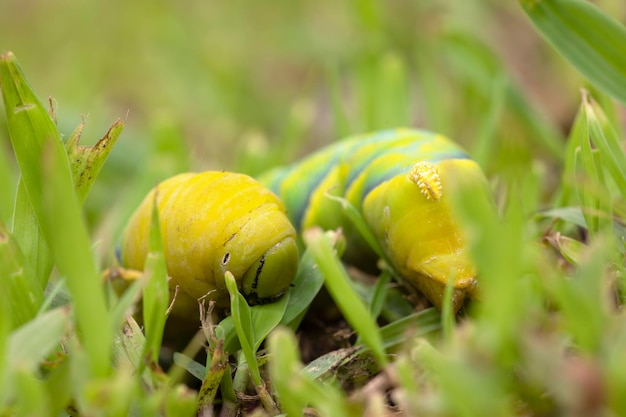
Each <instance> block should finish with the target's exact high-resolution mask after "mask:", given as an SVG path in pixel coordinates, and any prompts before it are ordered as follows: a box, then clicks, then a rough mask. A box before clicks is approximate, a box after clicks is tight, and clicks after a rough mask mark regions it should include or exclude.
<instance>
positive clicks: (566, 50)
mask: <svg viewBox="0 0 626 417" xmlns="http://www.w3.org/2000/svg"><path fill="white" fill-rule="evenodd" d="M520 3H521V5H522V7H523V9H524V11H525V12H526V13H527V14H528V17H530V20H531V21H532V22H533V24H534V25H535V27H536V28H537V30H538V31H539V32H540V33H541V35H543V37H544V38H546V40H547V41H548V42H550V44H552V46H553V47H554V48H555V49H556V50H557V51H558V52H559V53H561V54H562V55H563V56H564V57H565V59H567V60H568V61H569V63H570V64H572V65H573V66H574V67H575V68H576V69H577V70H578V71H580V72H581V73H582V75H583V76H585V77H586V78H587V79H589V81H591V82H592V83H594V84H595V85H596V86H598V87H599V88H600V89H602V90H603V91H604V92H605V93H607V94H609V95H611V96H612V97H614V98H615V99H617V100H619V101H621V102H622V104H626V54H624V45H626V29H625V28H624V26H622V25H621V24H620V23H619V22H618V21H616V20H615V19H612V18H610V17H609V16H607V15H606V14H604V13H603V12H602V11H601V10H600V9H598V7H597V6H595V5H594V4H593V3H591V2H589V1H583V0H520Z"/></svg>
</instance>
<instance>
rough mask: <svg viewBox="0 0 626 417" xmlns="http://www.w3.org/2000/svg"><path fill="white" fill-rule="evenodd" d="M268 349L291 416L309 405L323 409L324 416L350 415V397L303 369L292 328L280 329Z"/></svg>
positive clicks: (276, 382) (273, 374) (274, 379)
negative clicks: (323, 383) (308, 374)
mask: <svg viewBox="0 0 626 417" xmlns="http://www.w3.org/2000/svg"><path fill="white" fill-rule="evenodd" d="M268 349H269V351H270V353H271V355H272V357H273V358H274V360H272V361H271V362H270V375H271V378H272V383H273V385H274V386H275V387H276V390H277V391H278V394H279V400H280V401H279V402H280V404H281V406H282V409H283V410H284V411H285V412H286V413H287V415H289V416H300V415H303V409H304V407H306V406H307V405H308V404H311V405H313V406H315V407H316V408H317V409H319V410H320V412H321V414H322V415H326V416H337V417H344V416H349V415H350V414H349V412H348V410H347V403H346V400H345V398H344V396H343V395H342V394H341V392H340V391H339V390H338V389H336V388H335V387H333V385H332V384H325V385H322V384H320V383H318V382H316V381H313V380H312V379H310V378H308V377H307V375H306V374H305V373H304V372H302V369H303V365H302V362H301V360H300V355H299V353H298V342H297V341H296V339H295V336H294V335H293V333H292V332H291V331H290V330H289V329H285V328H278V329H276V330H275V331H274V332H273V333H272V334H271V335H270V337H269V339H268Z"/></svg>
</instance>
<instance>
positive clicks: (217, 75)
mask: <svg viewBox="0 0 626 417" xmlns="http://www.w3.org/2000/svg"><path fill="white" fill-rule="evenodd" d="M596 3H599V5H600V6H601V7H602V8H603V9H604V10H605V11H606V12H607V13H608V14H610V15H612V16H615V17H618V18H619V17H623V16H626V5H624V3H623V2H621V1H618V0H611V1H609V0H606V1H598V2H596ZM622 20H623V19H622ZM0 46H1V48H2V49H3V50H11V51H13V52H14V54H15V55H16V57H17V58H18V60H19V61H20V63H21V65H22V68H23V69H24V71H25V73H26V74H27V76H28V77H29V79H30V81H31V83H32V85H33V88H34V89H35V91H37V92H38V93H39V94H40V95H41V98H42V99H45V98H46V96H51V97H53V99H54V103H55V108H56V113H57V117H58V124H59V127H60V130H61V132H63V133H64V134H65V135H66V137H67V136H68V135H69V134H70V133H71V131H72V130H73V129H74V127H75V126H76V125H78V123H80V121H81V117H84V118H85V119H86V121H87V126H86V129H85V131H84V134H83V141H82V143H83V144H93V143H95V141H96V140H97V139H98V138H99V137H101V136H102V135H103V134H104V132H105V131H106V129H107V128H108V126H109V125H110V124H111V123H112V122H113V121H114V120H115V119H116V118H118V117H120V118H122V119H123V120H124V121H125V123H126V127H125V130H124V132H123V133H122V136H121V138H120V140H119V142H118V144H117V145H116V148H115V149H114V150H113V152H112V154H111V156H110V158H109V160H108V162H107V164H106V165H105V167H104V169H103V172H102V174H101V178H100V179H99V181H97V182H96V185H95V186H94V189H93V190H92V192H91V195H90V197H89V199H88V201H87V212H88V216H89V221H90V225H91V226H92V228H93V229H94V234H95V235H96V238H97V239H98V240H99V241H100V246H101V250H100V251H99V252H100V255H101V256H102V257H103V259H104V260H105V262H106V261H107V260H108V259H110V256H111V253H112V247H113V246H114V242H115V240H116V236H117V235H118V234H119V231H120V228H121V227H122V225H123V223H124V221H125V219H126V217H127V216H128V214H129V212H130V211H131V210H132V209H133V207H134V206H135V205H136V204H137V203H138V201H139V200H140V199H141V198H142V197H143V195H144V193H145V192H146V191H147V190H148V189H149V188H151V187H152V186H154V185H155V184H156V183H157V182H158V181H160V180H162V179H163V178H165V177H167V176H170V175H172V174H174V173H177V172H181V171H185V170H206V169H229V170H237V171H243V172H246V173H250V174H252V175H254V174H256V173H258V172H261V171H262V170H264V169H267V168H269V167H271V166H274V165H277V164H283V163H287V162H289V161H292V160H294V159H295V158H297V157H298V156H301V155H303V154H304V153H306V152H308V151H310V150H311V149H314V148H316V147H319V146H321V145H322V144H325V143H329V142H331V141H334V140H337V139H339V138H341V137H343V136H346V135H349V134H353V133H362V132H365V131H371V130H374V129H381V128H387V127H396V126H402V125H410V126H416V127H421V128H425V129H428V130H434V131H438V132H441V133H444V134H446V135H448V136H450V137H452V138H453V139H455V140H457V141H459V142H460V143H462V144H463V145H464V146H466V147H467V148H468V149H469V150H470V152H472V153H473V154H474V156H475V157H476V158H477V160H478V161H479V162H480V163H482V164H483V166H484V168H485V169H486V171H487V173H488V174H489V175H490V176H491V177H492V178H493V179H494V181H497V179H498V178H506V177H507V176H514V175H516V173H518V172H519V171H520V170H525V169H528V166H530V165H531V164H534V165H537V164H539V165H540V166H541V167H542V169H545V170H546V171H547V172H548V175H546V178H547V180H546V181H545V184H544V187H545V190H544V191H545V195H546V196H549V195H550V191H551V187H553V186H554V185H555V183H556V181H557V180H558V175H559V171H558V170H559V167H560V164H561V161H562V158H563V156H564V154H563V150H564V137H565V135H566V134H567V131H568V129H569V126H570V123H571V120H572V119H573V117H574V114H575V112H576V110H577V108H578V106H579V103H580V93H579V88H580V87H581V86H583V85H584V82H583V80H582V78H581V77H580V76H579V75H578V74H577V73H576V72H575V71H574V70H573V69H572V68H571V67H570V66H569V65H568V64H566V63H565V62H564V60H562V59H561V58H560V57H559V56H558V55H557V54H556V52H554V51H553V50H552V49H551V48H550V47H549V45H547V44H546V43H545V42H544V41H543V40H542V39H540V38H539V36H538V35H537V34H536V32H535V31H534V30H533V28H532V27H531V26H530V23H529V21H528V19H527V17H526V16H525V15H524V13H523V12H522V10H521V9H520V7H519V6H518V4H517V3H516V2H501V1H476V2H471V1H463V0H449V1H435V0H425V1H418V0H413V1H411V0H387V1H375V0H351V1H346V2H337V1H329V0H299V1H290V0H276V1H271V2H269V1H265V2H258V1H249V0H248V1H246V0H230V1H224V0H219V1H200V0H187V1H180V2H166V1H152V2H148V1H134V2H127V1H120V0H111V1H107V2H104V1H84V2H74V1H67V0H65V1H61V0H55V1H42V0H28V1H24V0H1V2H0ZM0 120H1V121H0V124H1V125H0V135H2V142H1V143H2V146H7V147H8V146H9V145H8V143H9V141H8V139H7V138H6V136H7V131H6V126H5V124H6V121H5V119H4V117H2V119H0ZM0 162H2V161H0ZM9 162H10V161H9ZM9 162H6V163H5V162H3V163H2V164H3V165H4V166H6V165H7V163H9ZM9 166H10V165H9ZM550 178H552V179H553V180H552V181H551V180H550ZM3 220H6V219H3Z"/></svg>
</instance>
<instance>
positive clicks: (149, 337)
mask: <svg viewBox="0 0 626 417" xmlns="http://www.w3.org/2000/svg"><path fill="white" fill-rule="evenodd" d="M157 195H158V192H157V193H155V195H154V201H153V205H152V218H151V222H150V241H149V243H148V255H147V256H146V262H145V265H144V273H145V276H144V279H145V280H146V284H145V286H144V288H143V321H144V326H145V331H146V345H145V349H146V350H145V352H144V353H145V355H146V356H147V357H149V358H150V359H151V360H152V361H153V362H155V363H156V362H157V360H158V357H159V350H160V348H161V341H162V339H163V330H164V328H165V320H166V319H167V308H168V306H169V302H170V293H169V289H168V284H167V266H166V264H165V256H164V254H163V241H162V239H161V227H160V222H159V212H158V209H157Z"/></svg>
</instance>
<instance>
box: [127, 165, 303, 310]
mask: <svg viewBox="0 0 626 417" xmlns="http://www.w3.org/2000/svg"><path fill="white" fill-rule="evenodd" d="M155 193H156V204H157V209H158V213H159V219H160V226H161V236H162V240H163V250H164V256H165V260H166V264H167V271H168V275H169V277H170V281H169V288H170V294H171V295H173V293H174V292H175V289H176V287H178V292H177V293H176V299H175V301H174V303H173V308H172V312H171V314H172V315H174V316H176V317H178V318H181V319H183V320H184V319H188V320H189V319H192V318H195V319H196V321H197V318H198V299H200V298H201V297H203V296H207V297H208V299H210V300H214V301H215V302H216V306H217V308H218V309H225V308H227V307H228V304H229V294H228V292H227V290H226V283H225V280H224V273H225V272H226V271H227V270H228V271H230V272H232V273H233V275H234V276H235V279H236V280H237V283H238V285H239V287H240V291H241V292H242V293H243V295H244V296H245V297H246V299H247V300H248V302H249V303H250V304H262V303H267V302H271V301H273V300H276V299H277V298H278V297H280V296H281V295H282V294H283V293H284V292H285V291H286V290H287V288H288V287H289V285H290V284H291V282H292V280H293V278H294V277H295V274H296V270H297V268H298V260H299V256H298V248H297V243H296V232H295V229H294V227H293V226H292V224H291V223H290V221H289V220H288V218H287V215H286V214H285V208H284V206H283V204H282V202H281V201H280V200H279V199H278V197H277V196H276V195H275V194H274V193H272V192H271V191H269V190H268V189H267V188H265V187H264V186H262V185H261V184H260V183H259V182H258V181H256V180H254V179H253V178H251V177H249V176H247V175H244V174H236V173H230V172H216V171H207V172H202V173H198V174H194V173H184V174H179V175H176V176H174V177H172V178H169V179H167V180H165V181H163V182H161V183H160V184H159V185H157V186H156V187H155V188H154V189H153V190H152V191H150V192H149V193H148V195H147V196H146V197H145V198H144V200H143V201H142V202H141V204H140V205H139V206H138V207H137V209H136V210H135V212H134V213H133V215H132V216H131V218H130V220H129V222H128V224H127V226H126V228H125V230H124V232H123V234H122V240H121V246H120V250H119V255H118V256H119V258H120V261H121V263H122V265H124V267H126V268H130V269H136V270H142V269H143V266H144V262H145V259H146V256H147V253H148V236H149V229H150V220H151V215H152V207H153V202H154V201H155Z"/></svg>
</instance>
